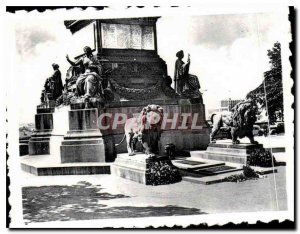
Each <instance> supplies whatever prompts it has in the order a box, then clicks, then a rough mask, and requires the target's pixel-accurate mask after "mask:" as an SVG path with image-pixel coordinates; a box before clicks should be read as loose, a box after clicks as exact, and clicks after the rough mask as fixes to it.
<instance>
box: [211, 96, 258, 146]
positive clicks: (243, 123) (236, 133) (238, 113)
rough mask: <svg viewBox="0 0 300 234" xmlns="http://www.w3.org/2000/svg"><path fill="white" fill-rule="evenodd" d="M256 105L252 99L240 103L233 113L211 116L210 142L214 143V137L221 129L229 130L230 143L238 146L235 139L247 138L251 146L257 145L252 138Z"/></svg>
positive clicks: (237, 141)
mask: <svg viewBox="0 0 300 234" xmlns="http://www.w3.org/2000/svg"><path fill="white" fill-rule="evenodd" d="M256 114H257V104H256V101H255V100H253V99H248V100H246V101H243V102H240V103H238V104H236V105H235V106H234V107H233V113H231V112H229V113H220V114H213V115H212V116H211V121H212V123H213V129H212V132H211V142H212V143H215V142H216V140H215V136H216V134H217V133H218V131H219V130H220V128H221V127H223V126H227V127H230V128H231V136H232V143H233V144H239V143H240V141H239V140H238V139H237V138H238V137H239V138H244V137H248V138H249V140H250V143H251V144H257V141H255V140H254V136H253V125H254V123H255V122H256V119H257V118H256Z"/></svg>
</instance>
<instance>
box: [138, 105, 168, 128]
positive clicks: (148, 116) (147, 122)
mask: <svg viewBox="0 0 300 234" xmlns="http://www.w3.org/2000/svg"><path fill="white" fill-rule="evenodd" d="M163 116H164V112H163V109H162V107H160V106H159V105H154V104H152V105H148V106H146V107H144V108H143V110H142V111H141V117H140V118H141V124H142V125H143V129H148V130H151V129H160V127H161V123H162V121H163Z"/></svg>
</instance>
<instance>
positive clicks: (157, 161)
mask: <svg viewBox="0 0 300 234" xmlns="http://www.w3.org/2000/svg"><path fill="white" fill-rule="evenodd" d="M162 167H164V168H167V169H166V170H163V171H162V172H161V174H160V176H158V175H159V173H156V172H154V173H155V174H153V171H157V169H160V168H162ZM111 174H113V175H116V176H119V177H122V178H125V179H128V180H132V181H135V182H138V183H141V184H145V185H159V184H171V183H176V182H179V181H181V176H180V174H179V171H178V170H177V168H175V167H173V165H172V164H171V163H170V161H169V159H168V158H167V157H157V158H149V157H148V155H145V154H143V153H140V154H137V155H134V156H128V153H124V154H118V156H117V158H116V160H115V162H114V163H113V164H112V166H111Z"/></svg>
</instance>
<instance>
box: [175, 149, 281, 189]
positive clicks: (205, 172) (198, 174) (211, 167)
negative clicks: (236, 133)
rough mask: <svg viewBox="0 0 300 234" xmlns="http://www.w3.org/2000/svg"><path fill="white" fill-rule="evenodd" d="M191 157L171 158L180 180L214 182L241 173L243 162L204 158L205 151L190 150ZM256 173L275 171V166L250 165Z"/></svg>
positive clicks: (202, 182) (203, 182) (201, 182)
mask: <svg viewBox="0 0 300 234" xmlns="http://www.w3.org/2000/svg"><path fill="white" fill-rule="evenodd" d="M190 153H191V157H188V158H176V159H175V160H172V163H173V165H174V166H176V167H177V168H179V170H180V172H181V175H182V180H183V181H187V182H192V183H196V184H205V185H208V184H215V183H219V182H222V181H223V180H224V179H225V178H226V177H228V176H232V175H238V174H242V173H243V164H240V163H234V162H224V161H219V160H212V159H207V158H206V151H191V152H190ZM252 168H253V169H254V170H255V171H256V172H257V173H258V174H260V175H264V174H268V173H274V172H277V169H276V168H275V169H274V168H262V167H252Z"/></svg>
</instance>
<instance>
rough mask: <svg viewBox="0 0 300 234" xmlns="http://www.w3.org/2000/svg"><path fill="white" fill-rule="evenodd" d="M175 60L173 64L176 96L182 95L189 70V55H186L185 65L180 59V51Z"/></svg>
mask: <svg viewBox="0 0 300 234" xmlns="http://www.w3.org/2000/svg"><path fill="white" fill-rule="evenodd" d="M176 57H177V60H176V62H175V74H174V81H175V91H176V92H177V93H178V94H182V92H183V91H184V87H185V82H186V80H187V77H188V74H189V68H190V55H188V59H187V63H186V64H185V63H184V62H183V61H182V59H183V57H184V52H183V51H182V50H180V51H178V52H177V53H176Z"/></svg>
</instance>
